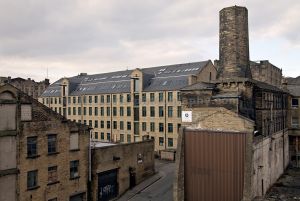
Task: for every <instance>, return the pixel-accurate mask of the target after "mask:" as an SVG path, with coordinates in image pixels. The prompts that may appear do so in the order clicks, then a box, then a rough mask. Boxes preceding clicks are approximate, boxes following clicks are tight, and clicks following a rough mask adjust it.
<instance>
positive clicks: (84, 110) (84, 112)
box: [83, 107, 86, 115]
mask: <svg viewBox="0 0 300 201" xmlns="http://www.w3.org/2000/svg"><path fill="white" fill-rule="evenodd" d="M83 115H86V107H83Z"/></svg>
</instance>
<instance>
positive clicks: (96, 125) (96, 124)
mask: <svg viewBox="0 0 300 201" xmlns="http://www.w3.org/2000/svg"><path fill="white" fill-rule="evenodd" d="M94 125H95V128H98V120H95V124H94Z"/></svg>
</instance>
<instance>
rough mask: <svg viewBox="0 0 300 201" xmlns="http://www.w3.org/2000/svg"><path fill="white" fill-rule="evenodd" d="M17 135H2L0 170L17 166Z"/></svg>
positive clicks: (0, 139)
mask: <svg viewBox="0 0 300 201" xmlns="http://www.w3.org/2000/svg"><path fill="white" fill-rule="evenodd" d="M16 150H17V148H16V137H15V136H6V137H0V170H6V169H12V168H16V167H17V162H16V158H17V155H16Z"/></svg>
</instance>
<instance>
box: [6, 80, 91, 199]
mask: <svg viewBox="0 0 300 201" xmlns="http://www.w3.org/2000/svg"><path fill="white" fill-rule="evenodd" d="M0 103H1V106H0V161H1V165H0V198H1V199H0V200H7V201H11V200H20V201H22V200H24V201H25V200H37V201H40V200H51V199H54V198H56V199H57V200H72V199H71V198H72V196H73V198H74V196H75V197H76V196H77V197H80V198H81V200H87V192H88V189H87V183H88V150H89V149H88V147H89V135H90V132H89V128H88V127H87V126H84V125H81V124H77V123H76V122H71V121H69V120H66V119H65V118H64V117H63V116H61V115H59V114H57V113H55V112H53V111H52V110H50V109H49V108H47V107H45V106H44V105H42V104H41V103H39V102H38V101H36V100H34V99H33V98H32V97H30V96H28V95H26V94H24V93H22V92H21V91H20V90H18V89H16V88H14V87H13V86H11V85H8V84H6V85H4V86H0ZM74 161H76V162H75V163H73V162H74ZM71 166H72V167H71Z"/></svg>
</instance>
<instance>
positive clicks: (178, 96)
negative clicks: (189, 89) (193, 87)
mask: <svg viewBox="0 0 300 201" xmlns="http://www.w3.org/2000/svg"><path fill="white" fill-rule="evenodd" d="M177 101H181V93H180V92H177Z"/></svg>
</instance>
